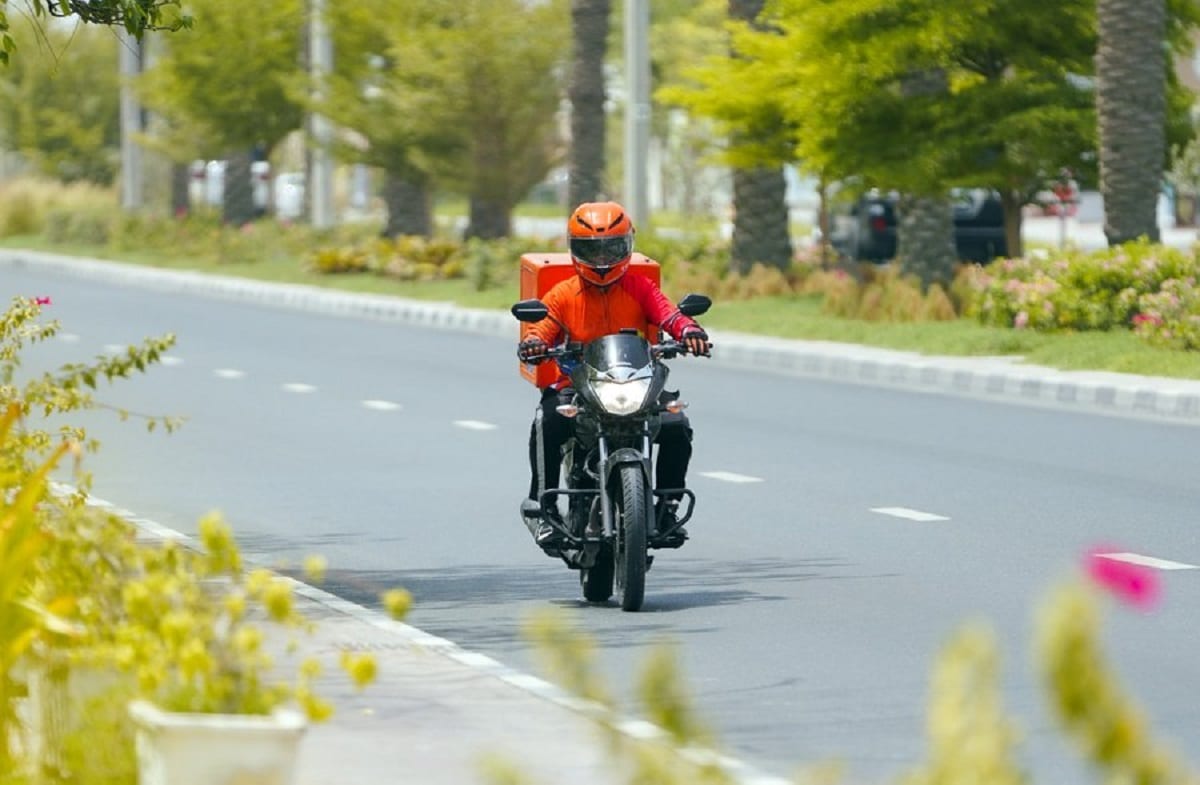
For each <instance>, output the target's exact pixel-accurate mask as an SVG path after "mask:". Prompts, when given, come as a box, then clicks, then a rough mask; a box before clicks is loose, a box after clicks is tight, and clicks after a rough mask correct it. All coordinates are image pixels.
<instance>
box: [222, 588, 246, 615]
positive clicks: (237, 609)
mask: <svg viewBox="0 0 1200 785" xmlns="http://www.w3.org/2000/svg"><path fill="white" fill-rule="evenodd" d="M225 612H226V613H228V614H229V618H230V619H232V620H233V621H238V620H240V619H241V618H242V617H243V616H245V615H246V595H245V594H243V593H242V592H240V591H237V592H232V593H230V594H228V595H227V596H226V597H225Z"/></svg>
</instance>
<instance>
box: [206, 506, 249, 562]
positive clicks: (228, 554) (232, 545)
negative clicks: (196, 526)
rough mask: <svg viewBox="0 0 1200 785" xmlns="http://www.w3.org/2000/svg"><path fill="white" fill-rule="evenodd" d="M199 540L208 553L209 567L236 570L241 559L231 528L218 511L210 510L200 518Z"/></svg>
mask: <svg viewBox="0 0 1200 785" xmlns="http://www.w3.org/2000/svg"><path fill="white" fill-rule="evenodd" d="M200 542H201V543H202V544H203V545H204V550H205V551H206V552H207V553H208V558H209V567H210V568H211V569H212V570H214V571H215V572H237V571H238V570H240V569H241V566H242V559H241V555H240V554H239V553H238V548H237V543H236V542H235V541H234V538H233V530H232V529H231V528H230V527H229V524H228V523H226V522H225V519H224V518H222V517H221V515H220V514H219V513H215V512H210V513H209V514H207V515H205V516H204V517H203V518H201V519H200Z"/></svg>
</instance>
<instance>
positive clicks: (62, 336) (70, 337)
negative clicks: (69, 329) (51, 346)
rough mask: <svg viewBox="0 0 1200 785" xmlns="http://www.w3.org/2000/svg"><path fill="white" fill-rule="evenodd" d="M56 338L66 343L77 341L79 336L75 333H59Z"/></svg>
mask: <svg viewBox="0 0 1200 785" xmlns="http://www.w3.org/2000/svg"><path fill="white" fill-rule="evenodd" d="M58 340H60V341H64V342H66V343H79V336H78V335H76V334H75V333H59V334H58Z"/></svg>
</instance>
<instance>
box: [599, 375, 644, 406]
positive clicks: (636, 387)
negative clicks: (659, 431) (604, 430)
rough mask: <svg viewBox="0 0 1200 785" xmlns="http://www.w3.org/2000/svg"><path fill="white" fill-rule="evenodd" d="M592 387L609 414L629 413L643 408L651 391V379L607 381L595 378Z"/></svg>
mask: <svg viewBox="0 0 1200 785" xmlns="http://www.w3.org/2000/svg"><path fill="white" fill-rule="evenodd" d="M592 389H593V390H594V391H595V392H596V398H597V400H599V401H600V405H601V406H603V407H604V411H606V412H608V413H609V414H616V415H628V414H633V413H634V412H636V411H637V410H638V409H641V408H642V404H644V403H645V402H646V395H647V394H648V393H649V392H650V380H649V379H632V380H630V381H628V382H606V381H602V380H599V379H597V380H595V381H593V382H592Z"/></svg>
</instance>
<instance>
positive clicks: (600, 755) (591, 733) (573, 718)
mask: <svg viewBox="0 0 1200 785" xmlns="http://www.w3.org/2000/svg"><path fill="white" fill-rule="evenodd" d="M296 593H297V595H298V602H297V610H298V611H300V612H301V613H304V614H305V615H306V616H307V617H308V618H310V619H312V620H313V621H315V622H317V632H316V634H315V635H314V636H310V637H309V638H307V639H305V640H306V645H305V647H304V652H303V653H304V654H312V655H316V656H318V657H319V658H320V659H321V660H322V662H323V664H324V666H325V668H324V672H325V674H326V676H325V677H324V681H323V684H322V685H321V686H322V689H323V695H324V696H325V697H327V698H328V699H330V700H331V701H332V702H333V704H334V706H335V713H334V716H333V718H332V719H331V720H330V721H328V722H326V723H322V724H319V725H313V726H310V728H309V730H308V731H307V733H306V736H305V738H304V741H303V742H302V746H301V754H300V761H299V764H298V772H297V776H296V781H295V783H294V785H376V784H382V783H414V784H416V783H419V784H420V785H487V783H489V782H492V780H489V779H488V777H487V774H486V771H487V769H486V766H485V763H486V761H488V760H489V759H499V760H503V761H504V762H505V763H507V764H508V765H510V766H512V767H515V770H516V771H518V772H519V773H520V774H521V776H522V777H524V778H525V779H524V780H523V781H525V782H529V783H530V784H531V785H559V784H560V783H571V785H618V784H619V783H625V782H628V781H629V780H628V778H627V776H626V775H627V774H628V771H627V769H626V768H625V766H627V765H628V760H629V759H628V757H621V756H613V755H612V754H611V751H610V750H611V748H610V747H609V745H608V742H607V740H606V738H605V736H604V735H603V726H602V725H601V723H600V722H599V721H598V720H597V717H598V716H599V714H598V713H597V712H598V709H596V708H595V707H589V706H587V705H586V704H584V703H583V702H581V701H578V700H575V699H573V698H572V697H570V696H569V695H567V694H566V693H565V692H564V691H562V690H560V689H558V688H557V687H555V686H553V685H552V684H550V683H548V682H546V681H544V680H542V679H539V678H537V677H534V676H531V675H528V674H523V673H518V672H516V671H513V670H511V669H509V668H507V667H505V666H503V665H501V664H500V663H498V662H496V661H495V660H492V659H491V658H489V657H485V656H482V655H478V654H473V653H471V652H467V651H464V650H462V649H460V648H458V647H457V646H456V645H454V644H453V643H451V642H449V641H446V640H443V639H440V638H436V637H433V636H429V635H426V634H425V633H422V632H421V631H420V630H417V629H415V628H413V627H409V626H407V625H405V624H401V623H398V622H393V621H390V620H388V619H385V618H382V617H380V616H379V615H377V614H374V613H372V612H370V611H366V610H365V609H362V608H360V607H358V606H355V605H353V604H351V603H347V602H344V601H342V600H340V599H338V598H336V597H333V596H332V595H329V594H326V593H325V592H323V591H321V590H319V589H314V588H312V587H310V586H305V585H304V584H297V585H296ZM345 649H350V650H352V651H358V652H362V651H369V652H371V653H373V654H374V655H375V657H376V659H377V661H378V664H379V680H378V681H377V682H376V683H375V684H372V685H370V686H368V687H367V688H366V689H365V690H363V691H361V692H360V691H357V690H355V689H354V688H353V687H352V686H351V685H350V683H349V680H348V679H347V678H346V677H345V676H343V675H342V674H341V672H340V670H339V669H338V667H337V658H338V655H339V654H340V652H341V651H343V650H345ZM616 721H617V722H619V723H620V728H621V731H622V735H623V736H624V737H625V738H627V739H628V740H629V741H630V742H636V741H637V740H639V739H645V738H656V737H658V736H659V734H658V732H657V731H656V729H654V728H653V727H652V726H649V725H648V724H646V723H643V722H637V721H632V720H628V719H626V720H619V719H617V720H616ZM680 754H681V756H682V757H681V761H680V763H681V765H682V764H683V762H684V761H685V760H688V759H691V760H696V759H697V756H698V755H704V754H705V753H702V752H699V751H691V752H681V753H680ZM721 764H722V765H723V767H724V768H725V770H726V771H727V772H729V773H730V774H731V775H732V776H733V777H735V778H736V779H737V781H738V782H741V783H744V785H785V781H784V780H781V779H778V778H774V777H770V776H767V775H764V774H762V773H759V772H755V771H754V770H753V769H752V768H750V767H748V766H746V765H744V764H741V763H740V762H738V761H735V760H732V759H723V760H722V761H721Z"/></svg>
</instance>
